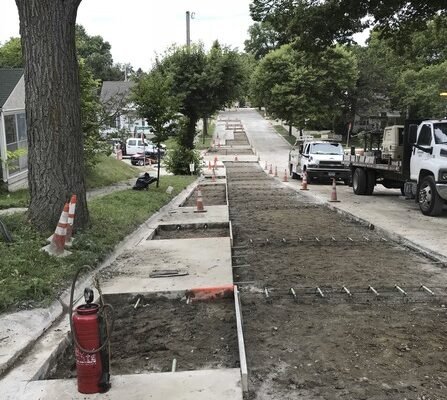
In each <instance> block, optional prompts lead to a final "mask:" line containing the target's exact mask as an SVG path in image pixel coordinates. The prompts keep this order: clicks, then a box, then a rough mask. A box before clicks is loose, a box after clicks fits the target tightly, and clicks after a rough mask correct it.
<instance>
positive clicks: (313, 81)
mask: <svg viewBox="0 0 447 400" xmlns="http://www.w3.org/2000/svg"><path fill="white" fill-rule="evenodd" d="M356 80H357V63H356V60H355V58H354V56H353V55H352V54H351V53H350V52H349V51H347V50H346V49H344V48H341V47H337V48H334V49H328V50H326V51H325V52H323V53H321V54H320V55H319V57H314V56H312V55H310V54H308V53H305V52H303V51H296V50H294V49H293V48H292V46H290V45H284V46H282V47H281V48H279V49H278V50H275V51H273V52H271V53H269V54H268V55H267V56H266V57H265V58H264V59H263V60H261V62H260V63H259V66H258V68H257V69H256V71H255V73H254V75H253V77H252V80H251V86H252V90H251V92H252V93H254V95H255V99H256V101H258V102H261V103H262V105H264V106H265V107H266V108H267V111H268V112H269V113H270V114H271V115H272V116H273V117H275V118H279V119H283V120H285V121H287V122H288V123H289V124H291V125H294V126H297V127H299V128H303V127H304V126H305V124H307V126H319V127H322V126H325V127H328V126H329V127H332V125H333V121H334V119H335V118H336V117H337V116H339V115H340V114H342V113H344V112H346V108H348V107H349V101H348V100H349V94H350V92H351V91H353V89H354V87H355V83H356Z"/></svg>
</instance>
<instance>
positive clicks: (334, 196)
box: [329, 178, 340, 203]
mask: <svg viewBox="0 0 447 400" xmlns="http://www.w3.org/2000/svg"><path fill="white" fill-rule="evenodd" d="M329 201H330V202H331V203H339V202H340V200H337V183H336V182H335V178H332V192H331V199H330V200H329Z"/></svg>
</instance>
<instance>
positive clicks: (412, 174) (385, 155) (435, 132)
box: [344, 120, 447, 216]
mask: <svg viewBox="0 0 447 400" xmlns="http://www.w3.org/2000/svg"><path fill="white" fill-rule="evenodd" d="M344 162H345V165H346V167H349V168H350V169H351V171H352V187H353V190H354V193H355V194H358V195H371V194H372V193H373V191H374V186H375V185H376V184H377V183H380V184H382V185H383V186H385V187H387V188H400V189H401V191H402V194H405V196H406V197H407V198H412V199H415V200H416V202H417V203H418V204H419V208H420V210H421V212H422V213H423V214H424V215H431V216H435V215H439V214H441V213H442V211H443V208H444V205H445V203H446V201H447V120H424V121H407V122H406V124H405V127H403V126H399V125H395V126H391V127H387V128H385V131H384V138H383V145H382V148H381V149H380V150H379V151H376V152H374V154H373V155H364V156H357V155H351V156H346V157H345V161H344Z"/></svg>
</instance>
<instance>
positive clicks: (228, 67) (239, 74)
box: [157, 44, 245, 149]
mask: <svg viewBox="0 0 447 400" xmlns="http://www.w3.org/2000/svg"><path fill="white" fill-rule="evenodd" d="M157 68H159V69H160V70H161V71H162V72H163V73H165V74H169V75H170V76H171V77H172V86H171V90H172V94H173V96H175V97H177V98H178V99H180V103H179V104H180V105H179V112H180V113H182V114H183V115H184V116H185V117H186V118H187V126H186V129H185V130H183V131H182V132H181V134H180V135H179V137H178V139H179V143H180V145H181V146H182V147H185V148H187V149H193V148H194V137H195V135H196V124H197V121H198V120H199V119H200V118H202V117H206V116H209V115H211V114H212V113H214V112H216V111H217V110H218V109H219V108H220V107H222V106H223V105H224V104H225V103H227V102H230V101H233V100H236V99H237V98H238V96H239V95H240V93H241V88H242V86H243V79H244V77H245V74H244V73H243V67H242V64H241V62H240V58H239V55H238V54H237V52H236V51H233V50H231V49H228V48H221V47H220V46H219V45H217V44H215V46H213V48H212V50H211V52H210V53H209V54H207V53H206V52H205V50H204V49H203V46H201V45H192V46H191V47H190V48H174V49H171V50H169V51H168V53H167V55H166V56H165V58H164V59H162V60H160V61H159V62H158V67H157Z"/></svg>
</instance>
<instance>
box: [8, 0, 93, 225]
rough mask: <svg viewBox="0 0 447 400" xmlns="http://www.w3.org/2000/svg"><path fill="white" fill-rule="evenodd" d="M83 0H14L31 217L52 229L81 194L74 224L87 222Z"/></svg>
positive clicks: (34, 222) (85, 223)
mask: <svg viewBox="0 0 447 400" xmlns="http://www.w3.org/2000/svg"><path fill="white" fill-rule="evenodd" d="M80 3H81V0H16V4H17V8H18V10H19V16H20V34H21V37H22V49H23V55H24V58H25V95H26V118H27V126H28V146H29V149H28V165H29V171H28V180H29V187H30V196H31V202H30V206H29V216H30V218H31V221H32V223H33V224H34V225H35V226H36V227H37V228H38V229H40V230H42V231H44V230H53V229H54V228H55V226H56V224H57V221H58V219H59V216H60V213H61V211H62V208H63V205H64V203H65V202H66V201H68V200H69V199H70V196H71V194H76V195H77V207H76V218H75V226H76V227H77V228H82V227H85V226H86V225H87V224H88V220H89V217H88V210H87V202H86V193H85V181H84V157H83V137H82V131H81V117H80V87H79V70H78V64H77V60H76V48H75V23H76V14H77V9H78V6H79V4H80Z"/></svg>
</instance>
